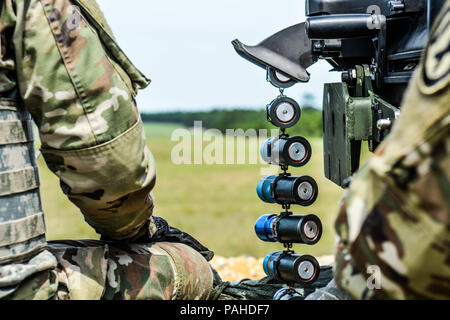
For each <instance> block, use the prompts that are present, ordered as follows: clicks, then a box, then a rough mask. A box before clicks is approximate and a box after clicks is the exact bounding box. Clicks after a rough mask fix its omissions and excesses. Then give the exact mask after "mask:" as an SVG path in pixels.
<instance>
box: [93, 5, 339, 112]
mask: <svg viewBox="0 0 450 320" xmlns="http://www.w3.org/2000/svg"><path fill="white" fill-rule="evenodd" d="M97 1H98V3H99V5H100V7H101V8H102V10H103V11H104V14H105V16H106V18H107V20H108V22H109V24H110V25H111V27H112V29H113V32H114V34H115V36H116V38H117V39H118V42H119V45H120V46H121V47H122V49H123V50H124V51H125V52H126V54H127V55H128V56H129V57H130V58H131V60H132V61H133V62H134V64H135V65H136V66H137V67H138V68H139V69H140V70H141V71H142V72H144V73H145V74H146V75H147V76H148V77H149V78H150V79H151V80H152V83H151V84H150V86H149V87H148V88H147V89H145V90H142V91H140V93H139V94H138V98H137V100H138V103H139V108H140V110H141V111H144V112H149V111H164V110H165V111H169V110H170V111H171V110H203V109H209V108H211V107H236V106H249V107H259V106H265V105H266V104H267V103H269V102H270V101H271V100H272V99H273V98H275V97H276V95H277V93H278V91H277V89H276V88H274V87H272V86H271V85H270V84H269V83H268V82H266V80H265V78H266V74H265V71H264V70H263V69H261V68H259V67H257V66H255V65H253V64H251V63H250V62H247V61H246V60H244V59H242V58H241V57H240V56H238V55H237V53H236V52H235V51H234V49H233V47H232V45H231V41H232V40H234V39H236V38H238V39H239V40H241V41H242V42H244V43H245V44H249V45H255V44H257V43H259V42H260V41H261V40H263V39H265V38H267V37H268V36H270V35H272V34H274V33H276V32H278V31H280V30H282V29H284V28H286V27H289V26H291V25H294V24H297V23H299V22H302V21H304V20H305V10H304V1H303V0H190V1H186V0H160V1H156V0H127V1H123V0H97ZM330 69H331V66H330V65H328V64H327V63H325V62H323V61H322V62H319V63H316V64H315V65H313V66H311V67H310V68H309V69H308V71H309V72H310V73H311V80H310V82H309V83H306V84H297V85H295V86H294V87H292V88H289V89H287V90H286V94H287V95H288V96H291V97H293V98H295V99H297V100H299V102H300V103H301V101H300V97H302V95H303V94H304V93H305V92H310V93H313V94H314V95H315V96H316V97H317V99H316V102H317V106H318V107H320V106H321V99H322V92H323V89H322V88H323V83H324V82H334V81H339V78H340V77H339V74H337V73H330V72H328V70H330Z"/></svg>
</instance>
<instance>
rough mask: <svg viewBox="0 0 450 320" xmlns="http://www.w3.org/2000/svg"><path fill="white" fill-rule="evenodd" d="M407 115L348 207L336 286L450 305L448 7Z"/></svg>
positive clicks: (363, 294) (348, 198) (360, 294)
mask: <svg viewBox="0 0 450 320" xmlns="http://www.w3.org/2000/svg"><path fill="white" fill-rule="evenodd" d="M401 110H402V112H401V115H400V117H399V118H398V119H397V121H396V124H395V126H394V128H393V131H392V132H391V134H390V135H389V137H388V138H387V139H386V140H385V142H384V143H383V144H382V145H380V146H379V148H378V149H377V150H376V152H375V155H374V156H373V158H371V160H370V161H369V162H368V163H367V164H366V165H365V166H364V167H363V168H361V169H360V170H359V172H358V174H357V175H356V176H355V177H354V178H353V180H352V183H351V185H350V188H349V189H348V191H347V192H346V194H345V196H344V198H343V200H342V204H341V209H340V212H339V215H338V218H337V220H336V230H337V233H338V235H339V244H338V246H337V255H336V267H335V282H336V284H337V285H338V286H339V287H340V288H341V289H343V290H344V291H345V292H346V293H348V294H350V295H351V296H352V297H353V298H356V299H449V298H450V1H447V2H446V5H445V6H444V8H443V10H442V11H441V14H440V16H439V17H438V19H437V21H436V22H435V24H434V27H433V28H432V30H431V33H430V36H429V43H428V46H427V48H426V50H425V52H424V55H423V57H422V61H421V64H420V65H419V67H418V68H417V70H416V72H415V77H414V80H413V81H412V82H411V83H410V85H409V88H408V90H407V92H406V94H405V98H404V101H403V104H402V109H401ZM369 266H377V267H378V270H379V274H377V273H378V272H375V273H373V272H372V271H370V269H368V268H369ZM374 270H376V269H374ZM368 271H369V272H368ZM375 277H379V279H378V281H379V283H378V284H379V285H380V286H379V289H376V288H373V289H372V290H371V289H369V288H368V285H367V283H368V282H369V284H372V285H373V284H375V281H376V278H375Z"/></svg>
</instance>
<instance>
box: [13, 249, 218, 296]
mask: <svg viewBox="0 0 450 320" xmlns="http://www.w3.org/2000/svg"><path fill="white" fill-rule="evenodd" d="M47 249H48V251H44V252H43V255H44V256H45V255H49V254H53V255H54V256H55V257H56V260H57V267H56V268H54V269H50V270H45V271H42V272H39V273H35V274H34V275H33V276H31V277H29V278H28V279H26V280H25V281H23V282H22V283H21V284H20V286H19V287H18V288H17V289H16V290H15V292H14V293H13V294H12V295H10V296H8V297H7V298H6V299H11V300H31V299H39V300H48V299H53V300H68V299H73V300H98V299H106V300H112V299H118V300H136V299H138V300H144V299H152V300H155V299H163V300H171V299H172V300H175V299H186V300H205V299H208V298H209V296H210V293H211V290H212V284H213V274H212V271H211V268H210V266H209V264H208V263H207V262H206V260H205V259H204V258H203V257H202V256H201V255H200V254H199V253H198V252H197V251H195V250H194V249H192V248H190V247H188V246H186V245H184V244H181V243H172V242H157V243H148V244H123V243H117V242H107V241H97V240H79V241H78V240H73V241H59V242H50V243H49V245H48V248H47Z"/></svg>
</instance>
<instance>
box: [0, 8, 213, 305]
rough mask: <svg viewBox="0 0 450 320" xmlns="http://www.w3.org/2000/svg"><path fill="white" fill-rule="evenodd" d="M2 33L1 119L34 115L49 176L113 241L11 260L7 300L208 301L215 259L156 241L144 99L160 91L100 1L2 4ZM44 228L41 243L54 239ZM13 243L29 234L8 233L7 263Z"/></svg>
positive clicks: (2, 281)
mask: <svg viewBox="0 0 450 320" xmlns="http://www.w3.org/2000/svg"><path fill="white" fill-rule="evenodd" d="M0 34H1V52H0V97H2V99H0V110H16V109H18V108H19V107H20V106H21V105H24V106H25V107H26V109H27V110H28V111H29V112H30V113H31V115H32V117H33V120H34V121H35V123H36V124H37V126H38V128H39V134H40V138H41V142H42V149H41V151H42V154H43V156H44V158H45V161H46V163H47V165H48V167H49V168H50V169H51V170H52V171H53V172H54V173H55V174H56V175H57V176H58V177H59V178H60V182H61V188H62V190H63V191H64V193H65V194H66V195H67V196H68V198H69V199H70V200H71V201H72V202H73V203H74V204H75V205H76V206H78V207H79V208H80V210H81V212H82V213H83V215H84V217H85V220H86V221H87V223H89V224H90V225H91V226H92V227H93V228H94V229H95V230H96V231H97V232H98V233H99V234H101V235H102V240H101V241H94V240H90V241H89V240H87V241H62V242H53V243H49V244H48V245H47V244H46V243H45V239H44V240H43V241H41V243H40V247H39V250H38V252H36V254H34V255H33V256H26V257H25V256H22V257H21V259H20V260H16V261H14V260H12V261H8V260H6V259H5V260H1V259H0V298H4V299H207V298H208V297H209V295H210V292H211V289H212V281H213V273H212V271H211V268H210V266H209V264H208V263H207V260H206V259H205V258H204V256H206V257H207V258H208V259H211V258H212V255H211V253H210V252H207V253H206V254H204V256H202V254H201V253H199V252H198V251H202V249H206V248H204V247H202V246H201V245H198V246H196V245H193V246H188V245H186V244H182V243H178V242H177V241H175V240H177V239H180V237H179V238H176V237H175V238H173V237H172V238H167V237H164V236H159V237H157V234H158V232H160V229H159V227H157V224H156V222H157V220H156V219H157V218H153V217H152V211H153V198H152V195H151V191H152V189H153V187H154V185H155V177H156V173H155V163H154V159H153V156H152V154H151V152H150V151H149V149H148V148H147V146H146V144H145V135H144V131H143V126H142V121H141V119H140V115H139V111H138V109H137V107H136V105H135V100H134V98H135V96H136V94H137V91H138V89H140V88H144V87H146V86H147V85H148V84H149V82H150V81H149V80H148V79H147V78H146V77H145V76H144V75H143V74H142V73H141V72H139V71H138V70H137V69H136V68H135V67H134V66H133V64H132V63H131V62H130V61H129V59H128V58H127V57H126V55H125V54H124V53H123V52H122V51H121V49H120V48H119V47H118V45H117V44H116V42H115V40H114V37H113V35H112V32H111V30H110V28H109V27H108V25H107V23H106V21H105V19H104V17H103V15H102V14H101V12H100V9H99V8H98V5H97V4H96V3H95V1H94V0H3V1H1V3H0ZM2 187H3V186H2ZM0 189H1V188H0ZM0 200H2V199H0ZM2 201H4V200H2ZM4 214H5V213H4V212H0V226H1V224H2V221H4V218H5V217H3V216H2V215H4ZM6 214H7V213H6ZM62 214H63V212H62V213H61V215H62ZM10 225H11V224H9V226H10ZM34 226H36V224H35V225H34ZM39 226H40V227H39V228H34V235H38V236H39V237H43V232H44V231H43V230H44V227H43V226H42V223H40V224H39ZM9 230H12V229H9ZM37 230H42V231H40V232H38V231H37ZM165 230H166V231H167V230H172V231H173V230H174V229H170V228H167V226H166V229H165ZM175 231H176V232H175V233H176V234H178V235H180V234H181V235H183V236H185V234H184V233H180V232H178V230H176V229H175ZM7 237H15V238H17V239H16V240H17V241H18V240H20V232H19V235H17V234H16V235H12V234H11V233H9V234H8V233H5V234H0V258H1V254H2V252H6V251H5V250H7V249H8V244H9V243H10V242H8V241H9V240H10V239H9V238H7ZM181 238H182V237H181ZM164 239H169V240H168V241H158V242H157V241H155V240H164ZM174 239H175V240H174ZM188 242H189V243H191V244H192V243H194V244H195V241H194V240H191V241H188ZM41 247H42V248H41ZM193 247H196V248H200V250H194V249H193ZM2 250H3V251H2ZM203 253H204V252H203ZM24 257H25V258H26V259H25V258H24Z"/></svg>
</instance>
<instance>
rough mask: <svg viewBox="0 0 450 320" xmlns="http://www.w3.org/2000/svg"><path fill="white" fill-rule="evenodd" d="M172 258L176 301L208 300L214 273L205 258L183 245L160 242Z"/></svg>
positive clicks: (160, 245) (158, 244) (174, 297)
mask: <svg viewBox="0 0 450 320" xmlns="http://www.w3.org/2000/svg"><path fill="white" fill-rule="evenodd" d="M155 245H157V246H158V247H160V248H161V249H162V250H164V251H165V252H167V253H168V255H169V256H170V257H171V258H172V261H173V267H174V270H175V276H174V283H175V286H174V292H173V296H172V299H174V300H206V299H208V298H209V296H210V294H211V291H212V287H213V273H212V271H211V267H210V265H209V263H208V262H207V261H206V260H205V258H204V257H203V256H202V255H201V254H200V253H199V252H197V251H195V250H194V249H192V248H191V247H189V246H187V245H185V244H182V243H173V242H158V243H157V244H155Z"/></svg>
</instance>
